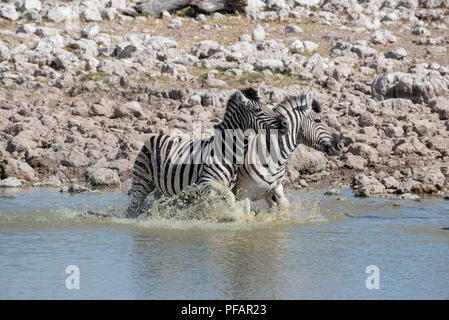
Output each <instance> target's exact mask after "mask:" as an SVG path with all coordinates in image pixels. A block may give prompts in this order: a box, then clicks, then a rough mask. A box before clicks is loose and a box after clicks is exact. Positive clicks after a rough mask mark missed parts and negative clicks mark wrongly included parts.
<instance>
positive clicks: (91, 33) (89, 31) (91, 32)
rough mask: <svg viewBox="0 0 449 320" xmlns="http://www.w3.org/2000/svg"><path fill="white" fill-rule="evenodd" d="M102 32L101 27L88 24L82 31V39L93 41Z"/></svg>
mask: <svg viewBox="0 0 449 320" xmlns="http://www.w3.org/2000/svg"><path fill="white" fill-rule="evenodd" d="M99 32H100V27H99V26H98V24H96V23H93V22H92V23H88V24H87V25H86V26H85V27H84V29H83V30H81V37H83V38H87V39H92V38H93V37H95V36H96V35H97V34H98V33H99Z"/></svg>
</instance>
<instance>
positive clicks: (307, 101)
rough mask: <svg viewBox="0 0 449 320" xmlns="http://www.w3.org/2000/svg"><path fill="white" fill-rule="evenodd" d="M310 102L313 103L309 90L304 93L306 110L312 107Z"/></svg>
mask: <svg viewBox="0 0 449 320" xmlns="http://www.w3.org/2000/svg"><path fill="white" fill-rule="evenodd" d="M312 104H313V95H312V93H311V92H310V91H309V92H307V94H306V110H309V109H310V108H311V107H312Z"/></svg>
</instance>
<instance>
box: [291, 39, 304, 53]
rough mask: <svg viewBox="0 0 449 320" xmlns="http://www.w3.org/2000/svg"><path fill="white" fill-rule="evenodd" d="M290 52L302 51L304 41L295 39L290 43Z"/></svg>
mask: <svg viewBox="0 0 449 320" xmlns="http://www.w3.org/2000/svg"><path fill="white" fill-rule="evenodd" d="M290 51H291V53H304V43H303V42H302V41H301V40H295V41H294V42H293V43H292V44H291V45H290Z"/></svg>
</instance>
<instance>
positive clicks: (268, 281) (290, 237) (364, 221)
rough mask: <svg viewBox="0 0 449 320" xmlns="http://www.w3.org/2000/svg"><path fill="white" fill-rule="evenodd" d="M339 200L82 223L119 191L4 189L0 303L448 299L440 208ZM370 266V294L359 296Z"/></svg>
mask: <svg viewBox="0 0 449 320" xmlns="http://www.w3.org/2000/svg"><path fill="white" fill-rule="evenodd" d="M341 192H342V195H343V196H345V197H347V198H348V200H346V201H338V200H337V197H330V196H325V195H323V190H319V191H317V192H291V193H290V194H288V198H289V199H290V201H291V204H292V206H291V208H290V210H289V211H288V212H287V213H286V214H285V215H276V214H269V213H267V212H266V211H264V210H262V213H261V214H260V215H259V219H254V220H251V221H247V220H245V219H235V221H231V222H221V223H220V222H217V221H214V220H213V219H212V220H210V219H193V220H192V219H190V220H185V219H176V218H172V219H164V218H163V217H159V218H157V219H156V218H153V219H152V218H149V217H146V218H142V219H140V220H138V221H130V220H126V219H122V218H115V217H113V218H100V217H94V216H91V215H88V214H86V212H87V211H88V210H94V211H99V212H103V213H106V214H109V213H111V212H112V213H121V212H122V211H123V210H124V208H125V207H126V204H127V198H126V195H125V193H123V192H110V193H98V194H77V195H68V194H61V193H59V192H57V191H54V190H48V189H33V190H32V191H20V190H14V191H13V190H6V189H3V190H0V299H448V298H449V271H448V266H449V255H448V253H449V230H448V227H449V201H444V200H441V199H434V198H426V199H423V200H422V201H420V202H415V201H404V200H401V201H400V202H401V203H402V206H394V205H393V204H395V203H396V204H397V203H398V201H397V200H387V199H373V198H370V199H359V198H354V197H352V194H351V191H350V190H341ZM257 205H258V206H260V207H263V204H261V203H258V204H257ZM233 217H234V218H235V216H233ZM69 265H76V266H78V268H79V270H80V289H78V290H76V289H74V290H69V289H67V288H66V278H67V277H68V274H66V273H65V271H66V267H67V266H69ZM369 265H375V266H377V267H378V268H379V271H380V289H377V290H376V289H372V290H369V289H367V288H366V285H365V282H366V279H367V277H368V276H369V274H367V273H365V269H366V267H367V266H369Z"/></svg>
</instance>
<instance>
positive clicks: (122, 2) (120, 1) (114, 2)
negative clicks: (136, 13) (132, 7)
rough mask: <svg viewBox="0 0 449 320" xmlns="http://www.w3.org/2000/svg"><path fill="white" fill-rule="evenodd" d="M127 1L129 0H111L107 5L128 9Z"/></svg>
mask: <svg viewBox="0 0 449 320" xmlns="http://www.w3.org/2000/svg"><path fill="white" fill-rule="evenodd" d="M126 1H127V0H110V1H109V2H108V3H107V7H108V8H115V9H126Z"/></svg>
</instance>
